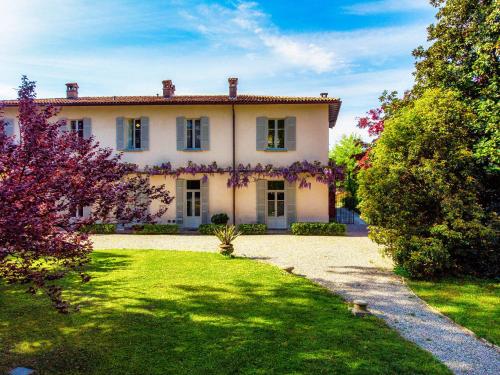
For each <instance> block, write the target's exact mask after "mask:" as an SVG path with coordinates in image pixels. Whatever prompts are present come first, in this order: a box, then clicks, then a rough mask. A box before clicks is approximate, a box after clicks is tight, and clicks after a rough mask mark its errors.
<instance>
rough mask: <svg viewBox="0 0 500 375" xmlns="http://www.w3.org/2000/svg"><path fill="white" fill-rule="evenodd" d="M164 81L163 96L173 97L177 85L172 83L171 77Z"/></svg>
mask: <svg viewBox="0 0 500 375" xmlns="http://www.w3.org/2000/svg"><path fill="white" fill-rule="evenodd" d="M162 83H163V97H164V98H171V97H173V96H174V94H175V85H174V84H172V80H171V79H166V80H164V81H162Z"/></svg>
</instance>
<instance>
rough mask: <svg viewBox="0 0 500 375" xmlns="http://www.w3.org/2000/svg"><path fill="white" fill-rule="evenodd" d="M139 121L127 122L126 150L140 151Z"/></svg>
mask: <svg viewBox="0 0 500 375" xmlns="http://www.w3.org/2000/svg"><path fill="white" fill-rule="evenodd" d="M141 131H142V126H141V119H129V120H128V133H127V135H128V136H127V148H128V149H129V150H134V149H141Z"/></svg>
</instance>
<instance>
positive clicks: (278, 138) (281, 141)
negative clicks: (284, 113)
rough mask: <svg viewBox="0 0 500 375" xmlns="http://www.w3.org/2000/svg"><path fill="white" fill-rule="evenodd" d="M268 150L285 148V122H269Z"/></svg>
mask: <svg viewBox="0 0 500 375" xmlns="http://www.w3.org/2000/svg"><path fill="white" fill-rule="evenodd" d="M267 129H268V130H267V148H283V149H284V148H285V120H283V119H282V120H268V128H267Z"/></svg>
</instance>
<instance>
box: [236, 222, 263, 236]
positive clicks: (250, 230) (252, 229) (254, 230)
mask: <svg viewBox="0 0 500 375" xmlns="http://www.w3.org/2000/svg"><path fill="white" fill-rule="evenodd" d="M238 230H239V231H240V232H241V234H266V233H267V225H266V224H239V225H238Z"/></svg>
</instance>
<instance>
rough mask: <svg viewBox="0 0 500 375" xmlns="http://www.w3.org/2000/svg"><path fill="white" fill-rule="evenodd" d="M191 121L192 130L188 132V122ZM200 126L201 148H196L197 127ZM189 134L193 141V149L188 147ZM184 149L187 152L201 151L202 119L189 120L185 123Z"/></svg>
mask: <svg viewBox="0 0 500 375" xmlns="http://www.w3.org/2000/svg"><path fill="white" fill-rule="evenodd" d="M189 121H191V124H192V127H191V130H188V122H189ZM197 124H198V125H199V131H200V146H199V147H196V125H197ZM188 132H191V139H192V141H193V144H192V147H189V146H188ZM184 149H186V150H201V118H187V119H185V121H184Z"/></svg>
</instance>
